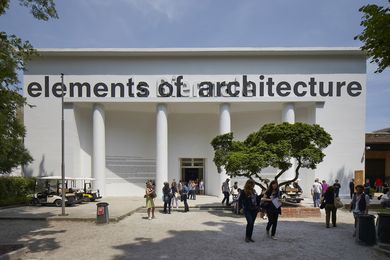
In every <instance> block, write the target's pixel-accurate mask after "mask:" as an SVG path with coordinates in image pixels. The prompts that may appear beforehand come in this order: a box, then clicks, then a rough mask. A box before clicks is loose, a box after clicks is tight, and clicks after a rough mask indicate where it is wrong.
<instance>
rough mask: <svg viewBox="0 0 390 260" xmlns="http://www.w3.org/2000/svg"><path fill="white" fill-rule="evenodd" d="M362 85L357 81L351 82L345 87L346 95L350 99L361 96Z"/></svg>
mask: <svg viewBox="0 0 390 260" xmlns="http://www.w3.org/2000/svg"><path fill="white" fill-rule="evenodd" d="M362 89H363V88H362V85H360V83H359V82H357V81H352V82H350V83H349V84H348V86H347V93H348V95H350V96H351V97H357V96H359V95H360V94H362Z"/></svg>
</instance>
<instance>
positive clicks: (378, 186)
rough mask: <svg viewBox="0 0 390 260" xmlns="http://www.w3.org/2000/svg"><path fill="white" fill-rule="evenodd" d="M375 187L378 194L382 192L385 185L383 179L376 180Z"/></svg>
mask: <svg viewBox="0 0 390 260" xmlns="http://www.w3.org/2000/svg"><path fill="white" fill-rule="evenodd" d="M374 185H375V189H376V192H382V185H383V183H382V179H381V178H376V180H375V182H374Z"/></svg>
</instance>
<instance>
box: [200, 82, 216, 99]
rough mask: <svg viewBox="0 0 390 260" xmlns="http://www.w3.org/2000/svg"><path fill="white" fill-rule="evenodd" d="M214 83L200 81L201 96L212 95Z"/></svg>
mask: <svg viewBox="0 0 390 260" xmlns="http://www.w3.org/2000/svg"><path fill="white" fill-rule="evenodd" d="M213 89H214V85H213V83H211V82H210V81H203V82H201V83H199V97H212V96H213Z"/></svg>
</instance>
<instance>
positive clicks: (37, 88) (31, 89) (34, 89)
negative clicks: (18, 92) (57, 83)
mask: <svg viewBox="0 0 390 260" xmlns="http://www.w3.org/2000/svg"><path fill="white" fill-rule="evenodd" d="M27 93H28V94H29V96H30V97H34V98H35V97H39V96H40V95H41V94H42V86H41V84H39V83H38V82H35V81H33V82H31V83H30V84H28V86H27Z"/></svg>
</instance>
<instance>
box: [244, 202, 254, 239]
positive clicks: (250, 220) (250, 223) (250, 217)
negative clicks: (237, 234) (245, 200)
mask: <svg viewBox="0 0 390 260" xmlns="http://www.w3.org/2000/svg"><path fill="white" fill-rule="evenodd" d="M244 215H245V218H246V223H247V224H246V231H245V238H250V239H251V238H252V234H253V227H254V225H255V220H256V216H257V211H256V210H245V209H244Z"/></svg>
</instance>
